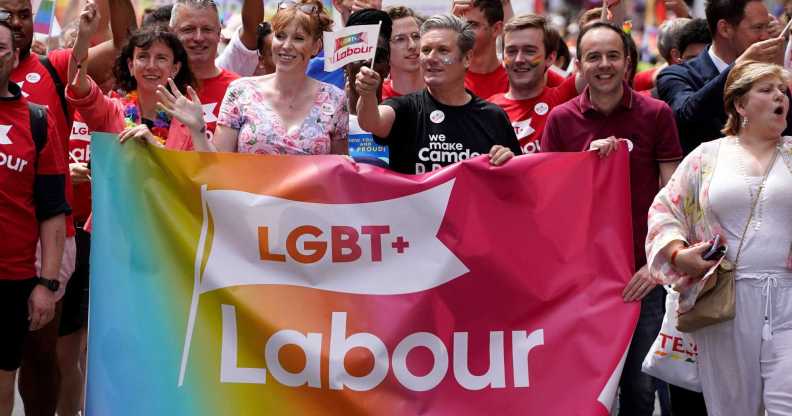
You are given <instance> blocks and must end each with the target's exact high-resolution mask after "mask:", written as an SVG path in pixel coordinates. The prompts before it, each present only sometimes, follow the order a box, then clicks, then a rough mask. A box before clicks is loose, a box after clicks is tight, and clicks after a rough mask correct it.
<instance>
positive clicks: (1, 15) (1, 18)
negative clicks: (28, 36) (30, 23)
mask: <svg viewBox="0 0 792 416" xmlns="http://www.w3.org/2000/svg"><path fill="white" fill-rule="evenodd" d="M10 21H11V12H9V11H5V10H0V22H10Z"/></svg>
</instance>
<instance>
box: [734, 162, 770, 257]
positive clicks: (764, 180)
mask: <svg viewBox="0 0 792 416" xmlns="http://www.w3.org/2000/svg"><path fill="white" fill-rule="evenodd" d="M777 158H778V148H776V151H775V153H774V154H773V160H771V161H770V164H769V165H767V168H766V169H765V173H764V176H763V177H762V182H761V183H760V184H759V189H758V190H757V191H756V196H755V197H754V200H753V202H752V203H751V212H749V213H748V221H747V222H746V223H745V228H743V232H742V237H740V245H739V246H738V247H737V255H736V256H735V257H734V264H735V266H736V265H737V262H739V261H740V253H742V247H743V242H744V241H745V235H746V234H747V233H748V226H749V225H751V220H753V214H754V211H755V210H756V205H757V204H758V203H759V196H760V195H761V194H762V190H763V189H764V187H765V183H767V177H768V176H769V175H770V171H771V170H772V169H773V165H775V162H776V159H777Z"/></svg>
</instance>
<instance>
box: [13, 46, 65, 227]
mask: <svg viewBox="0 0 792 416" xmlns="http://www.w3.org/2000/svg"><path fill="white" fill-rule="evenodd" d="M47 58H49V61H50V63H52V66H53V67H54V68H55V71H56V72H57V73H58V76H59V77H60V79H61V81H62V82H63V84H64V85H66V83H67V82H68V81H67V80H66V78H67V77H68V71H69V59H71V49H59V50H55V51H52V52H50V53H48V54H47ZM11 81H13V82H15V83H16V84H17V85H19V87H20V88H21V89H22V96H23V97H24V98H25V99H27V100H28V101H30V102H32V103H34V104H39V105H43V106H45V107H47V108H48V109H49V112H48V113H47V114H48V118H50V117H52V118H54V120H55V127H56V129H57V134H55V135H52V136H49V138H48V141H49V140H54V142H55V143H58V142H60V145H61V151H60V155H61V156H63V158H64V160H63V162H64V166H68V163H69V162H68V157H69V156H68V152H69V136H70V129H71V120H68V119H67V118H66V115H65V114H64V113H63V107H62V106H61V101H60V96H59V95H58V91H57V90H56V89H55V82H54V81H53V80H52V77H50V74H49V72H48V71H47V68H45V67H44V65H42V64H41V62H39V57H38V55H36V54H32V53H31V54H30V55H28V57H27V58H25V59H23V60H21V61H20V62H19V65H18V66H17V67H16V68H15V69H14V70H13V71H12V72H11ZM69 113H70V114H74V108H72V107H70V108H69ZM26 120H27V118H26ZM66 201H67V202H68V203H69V205H70V206H71V205H72V204H73V201H74V197H73V193H72V184H71V178H70V177H69V175H66ZM66 236H68V237H72V236H74V220H73V219H72V216H71V215H68V216H66Z"/></svg>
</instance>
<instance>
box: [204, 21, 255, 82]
mask: <svg viewBox="0 0 792 416" xmlns="http://www.w3.org/2000/svg"><path fill="white" fill-rule="evenodd" d="M241 31H242V27H240V28H239V29H238V30H236V31H234V35H233V36H231V41H230V42H228V46H226V47H225V48H224V49H223V51H222V52H220V55H219V56H218V57H217V58H216V59H215V65H217V67H218V68H223V69H225V70H228V71H231V72H234V73H236V74H238V75H239V76H240V77H249V76H252V75H253V73H254V72H256V67H257V66H258V63H259V54H258V51H257V50H255V49H254V50H250V49H248V48H247V47H246V46H245V44H244V43H242V40H241V39H240V38H239V33H240V32H241Z"/></svg>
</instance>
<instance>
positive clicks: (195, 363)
mask: <svg viewBox="0 0 792 416" xmlns="http://www.w3.org/2000/svg"><path fill="white" fill-rule="evenodd" d="M92 150H93V161H92V164H93V178H94V183H93V190H94V198H93V203H94V234H93V241H92V243H93V244H92V251H93V252H92V255H91V312H90V314H91V316H90V339H89V358H88V361H89V363H88V370H89V374H88V403H87V406H88V414H89V415H113V416H121V415H136V416H137V415H353V414H371V415H418V414H430V415H483V414H490V415H510V414H513V415H525V414H542V415H606V414H607V409H608V407H609V406H610V404H611V403H612V402H613V397H614V393H615V389H616V385H617V381H618V378H619V375H620V372H621V363H622V362H623V357H624V355H625V352H626V349H627V346H628V344H629V342H630V337H631V334H632V331H633V328H634V326H635V322H636V320H637V315H638V311H639V306H638V303H631V304H625V303H624V302H623V301H622V299H621V292H622V289H623V288H624V286H625V284H626V282H627V281H628V280H629V278H630V276H631V274H632V270H631V268H632V264H633V259H632V242H631V229H630V227H631V225H630V224H631V223H630V209H629V186H628V164H627V154H626V151H624V152H622V153H619V154H617V155H616V156H614V157H610V158H607V159H604V160H600V158H599V157H597V155H595V154H593V153H569V154H548V155H544V154H540V155H531V156H524V157H518V158H515V159H514V160H512V161H510V162H509V163H508V164H507V165H506V166H504V167H498V168H496V167H492V166H490V165H489V163H488V161H487V160H486V157H479V158H475V159H472V160H469V161H465V162H462V163H459V164H456V165H453V166H451V167H448V168H446V169H443V170H440V171H437V172H434V173H431V174H425V175H420V176H409V175H400V174H395V173H392V172H387V171H384V170H381V169H379V168H376V167H373V166H369V165H363V164H355V163H354V162H352V161H351V160H349V159H348V158H345V157H339V156H313V157H308V156H302V157H300V156H297V157H292V156H259V155H247V154H226V153H197V152H171V151H166V150H159V149H154V148H153V147H151V146H148V147H147V146H145V145H141V144H139V143H127V144H124V145H123V146H122V145H119V144H118V143H117V140H116V139H115V137H113V136H108V135H97V136H94V139H93V142H92Z"/></svg>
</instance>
